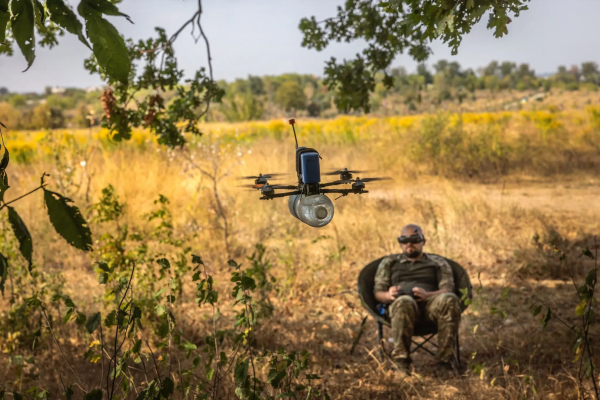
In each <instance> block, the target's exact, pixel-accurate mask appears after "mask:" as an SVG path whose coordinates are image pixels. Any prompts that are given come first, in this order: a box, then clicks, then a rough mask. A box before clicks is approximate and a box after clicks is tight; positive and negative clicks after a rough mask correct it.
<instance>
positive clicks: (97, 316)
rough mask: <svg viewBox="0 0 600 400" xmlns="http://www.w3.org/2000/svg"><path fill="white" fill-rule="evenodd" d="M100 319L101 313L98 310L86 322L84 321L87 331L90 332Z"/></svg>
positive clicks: (92, 331) (94, 328) (96, 326)
mask: <svg viewBox="0 0 600 400" xmlns="http://www.w3.org/2000/svg"><path fill="white" fill-rule="evenodd" d="M100 321H102V314H101V313H100V311H98V312H97V313H96V314H94V315H92V316H91V317H90V318H89V319H88V320H87V322H86V323H85V328H86V329H87V331H88V332H89V333H90V334H92V333H94V331H95V330H96V328H98V325H100Z"/></svg>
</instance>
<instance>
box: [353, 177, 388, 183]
mask: <svg viewBox="0 0 600 400" xmlns="http://www.w3.org/2000/svg"><path fill="white" fill-rule="evenodd" d="M390 179H392V178H388V177H381V178H365V179H360V178H356V180H355V181H350V182H376V181H389V180H390Z"/></svg>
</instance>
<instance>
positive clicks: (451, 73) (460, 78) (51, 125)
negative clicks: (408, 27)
mask: <svg viewBox="0 0 600 400" xmlns="http://www.w3.org/2000/svg"><path fill="white" fill-rule="evenodd" d="M390 75H391V76H392V77H393V79H394V87H393V88H392V89H386V87H385V86H384V84H383V82H381V81H382V79H383V75H382V76H381V77H380V80H379V81H380V82H379V83H378V84H377V86H376V89H375V92H374V93H372V94H371V113H370V114H371V115H374V116H391V115H415V114H421V113H428V112H434V111H439V110H440V109H441V110H448V111H461V110H462V111H470V112H478V111H503V110H512V109H521V108H523V104H525V103H526V102H530V103H531V102H533V103H534V104H535V103H536V102H535V101H536V100H537V102H541V101H543V99H544V98H545V97H546V96H548V95H550V94H557V93H569V92H575V91H580V92H586V93H588V94H593V93H595V92H597V91H598V88H599V86H600V70H599V68H598V64H597V63H595V62H584V63H582V64H581V65H580V66H577V65H574V66H572V67H570V68H567V67H565V66H561V67H559V68H558V70H557V71H556V72H555V73H554V74H552V75H548V76H536V73H535V71H534V70H533V69H531V68H530V66H529V65H528V64H520V65H517V64H516V63H514V62H508V61H505V62H498V61H492V62H490V63H489V64H488V65H487V66H485V67H482V68H478V69H477V70H476V71H475V70H473V69H463V68H462V67H461V66H460V64H459V63H458V62H449V61H447V60H440V61H438V62H437V63H435V64H434V65H433V66H431V67H429V66H427V65H426V64H420V65H419V66H418V67H417V70H416V71H414V72H412V73H409V72H407V71H406V69H404V68H403V67H399V68H394V69H392V70H391V71H390ZM219 84H220V85H221V86H222V87H223V88H224V89H225V91H226V95H225V97H224V98H223V101H222V103H220V104H212V105H211V108H210V111H209V113H208V114H207V115H206V117H205V120H206V122H239V121H252V120H268V119H273V118H279V117H281V115H282V114H285V115H288V116H298V117H305V118H306V117H313V118H317V117H318V118H334V117H336V116H338V115H340V114H342V112H340V111H339V110H337V108H336V107H335V104H334V102H333V95H334V93H332V92H329V91H328V90H327V87H326V86H325V84H324V83H323V80H322V79H320V78H319V77H317V76H314V75H300V74H284V75H279V76H263V77H259V76H248V78H247V79H237V80H235V81H234V82H225V81H220V82H219ZM103 90H104V88H103V87H92V88H87V89H78V88H59V87H55V88H52V87H47V88H46V89H45V91H44V92H43V93H11V92H10V91H9V90H7V89H6V88H3V87H0V120H1V121H3V122H4V123H5V125H6V126H7V127H9V129H12V130H22V129H58V128H86V127H90V126H95V125H99V124H100V122H101V120H102V112H103V110H102V102H101V99H100V97H101V94H102V91H103ZM174 94H175V92H174V91H173V92H170V93H167V96H166V98H165V101H166V102H167V103H168V102H169V101H170V100H171V99H172V98H173V97H174ZM146 95H148V93H139V96H140V98H143V97H145V96H146ZM590 103H591V100H588V101H587V103H586V102H585V100H583V102H582V103H581V104H570V105H569V108H583V107H584V106H585V105H587V104H590ZM529 108H531V107H529Z"/></svg>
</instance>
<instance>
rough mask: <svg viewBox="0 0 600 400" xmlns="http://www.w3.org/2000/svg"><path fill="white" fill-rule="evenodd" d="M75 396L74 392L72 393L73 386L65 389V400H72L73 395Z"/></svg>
mask: <svg viewBox="0 0 600 400" xmlns="http://www.w3.org/2000/svg"><path fill="white" fill-rule="evenodd" d="M74 394H75V392H74V391H73V386H69V387H67V388H65V393H64V395H65V397H66V398H67V400H71V399H72V398H73V395H74Z"/></svg>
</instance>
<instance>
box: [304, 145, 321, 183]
mask: <svg viewBox="0 0 600 400" xmlns="http://www.w3.org/2000/svg"><path fill="white" fill-rule="evenodd" d="M300 165H301V168H302V181H303V182H304V183H307V184H310V183H319V182H321V167H320V165H319V153H313V152H309V153H302V154H301V155H300Z"/></svg>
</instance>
